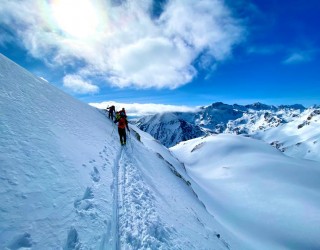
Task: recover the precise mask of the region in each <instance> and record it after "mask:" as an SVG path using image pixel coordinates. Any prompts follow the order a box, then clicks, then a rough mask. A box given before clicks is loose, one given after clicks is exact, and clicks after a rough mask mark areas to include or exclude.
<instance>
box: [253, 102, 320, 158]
mask: <svg viewBox="0 0 320 250" xmlns="http://www.w3.org/2000/svg"><path fill="white" fill-rule="evenodd" d="M253 136H254V137H255V138H258V139H262V140H264V141H266V142H268V143H270V144H271V145H273V146H275V147H276V148H278V149H279V150H281V151H282V152H284V153H285V154H287V155H290V156H292V157H296V158H304V159H309V160H315V161H319V162H320V154H319V152H320V107H316V106H315V107H311V108H309V109H307V110H305V111H304V112H302V113H301V114H300V115H297V116H296V117H295V119H293V120H292V121H291V122H289V123H286V124H283V125H282V126H278V127H276V128H272V129H268V130H266V131H258V132H257V133H256V134H254V135H253Z"/></svg>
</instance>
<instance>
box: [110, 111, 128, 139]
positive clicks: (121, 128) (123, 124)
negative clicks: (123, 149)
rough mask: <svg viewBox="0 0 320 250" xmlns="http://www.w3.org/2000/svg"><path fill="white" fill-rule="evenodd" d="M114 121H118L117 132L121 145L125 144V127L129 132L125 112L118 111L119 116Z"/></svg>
mask: <svg viewBox="0 0 320 250" xmlns="http://www.w3.org/2000/svg"><path fill="white" fill-rule="evenodd" d="M114 123H118V133H119V137H120V143H121V145H126V140H127V134H126V128H127V130H128V132H129V133H130V129H129V127H128V121H127V116H126V114H125V113H124V112H123V111H120V117H119V118H118V119H116V120H115V121H114Z"/></svg>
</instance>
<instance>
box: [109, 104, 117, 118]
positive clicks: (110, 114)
mask: <svg viewBox="0 0 320 250" xmlns="http://www.w3.org/2000/svg"><path fill="white" fill-rule="evenodd" d="M107 109H109V119H111V120H113V114H114V113H115V112H116V107H115V106H114V105H112V106H111V107H107Z"/></svg>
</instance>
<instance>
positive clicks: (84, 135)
mask: <svg viewBox="0 0 320 250" xmlns="http://www.w3.org/2000/svg"><path fill="white" fill-rule="evenodd" d="M0 90H1V91H0V104H1V105H0V111H1V120H0V128H1V134H0V152H1V154H0V163H1V164H0V167H1V178H0V184H1V191H0V200H1V205H0V221H1V223H0V249H228V248H231V249H248V247H247V246H246V244H245V243H244V242H242V240H241V239H240V238H237V237H235V236H234V235H233V233H231V232H230V231H228V230H227V229H226V228H225V227H224V226H223V225H221V224H219V223H218V222H217V221H216V220H215V218H214V217H213V216H212V215H210V214H209V213H208V212H207V210H206V208H205V206H204V205H203V203H202V201H201V199H200V200H199V199H198V196H197V194H196V193H195V189H199V188H198V185H197V183H195V182H193V181H192V180H191V179H190V178H189V177H188V175H187V173H186V171H185V170H184V167H183V165H182V164H181V163H180V162H179V161H177V160H176V159H175V158H174V157H173V156H172V155H171V154H170V152H169V151H168V150H167V149H166V148H164V147H163V146H162V145H160V144H159V143H158V142H156V141H154V139H153V138H151V137H150V136H148V135H147V134H145V133H143V132H142V131H140V130H139V129H138V128H136V127H132V128H131V135H130V137H129V139H128V144H127V146H125V147H123V148H121V146H120V143H119V141H118V135H117V134H116V129H115V125H114V124H113V123H112V122H111V121H110V120H108V119H107V118H106V116H105V115H104V114H103V113H102V112H100V111H98V110H97V109H94V108H93V107H90V106H89V105H86V104H84V103H81V102H79V101H77V100H75V99H73V98H71V97H70V96H68V95H66V94H65V93H63V92H61V91H59V90H58V89H56V88H54V87H52V86H51V85H50V84H48V83H46V82H45V81H43V80H41V79H39V78H37V77H35V76H33V75H31V74H30V73H28V72H27V71H25V70H24V69H22V68H20V67H19V66H17V65H16V64H14V63H13V62H11V61H10V60H8V59H7V58H5V57H4V56H2V55H0ZM135 131H136V132H135ZM188 178H189V179H188Z"/></svg>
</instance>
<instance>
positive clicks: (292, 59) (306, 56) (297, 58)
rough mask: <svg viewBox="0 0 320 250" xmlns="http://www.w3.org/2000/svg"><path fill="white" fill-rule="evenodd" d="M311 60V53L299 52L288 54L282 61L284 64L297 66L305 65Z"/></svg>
mask: <svg viewBox="0 0 320 250" xmlns="http://www.w3.org/2000/svg"><path fill="white" fill-rule="evenodd" d="M311 60H312V53H311V52H310V51H300V52H294V53H292V54H290V55H289V56H288V57H287V58H286V59H285V60H284V61H283V63H284V64H298V63H305V62H309V61H311Z"/></svg>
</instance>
